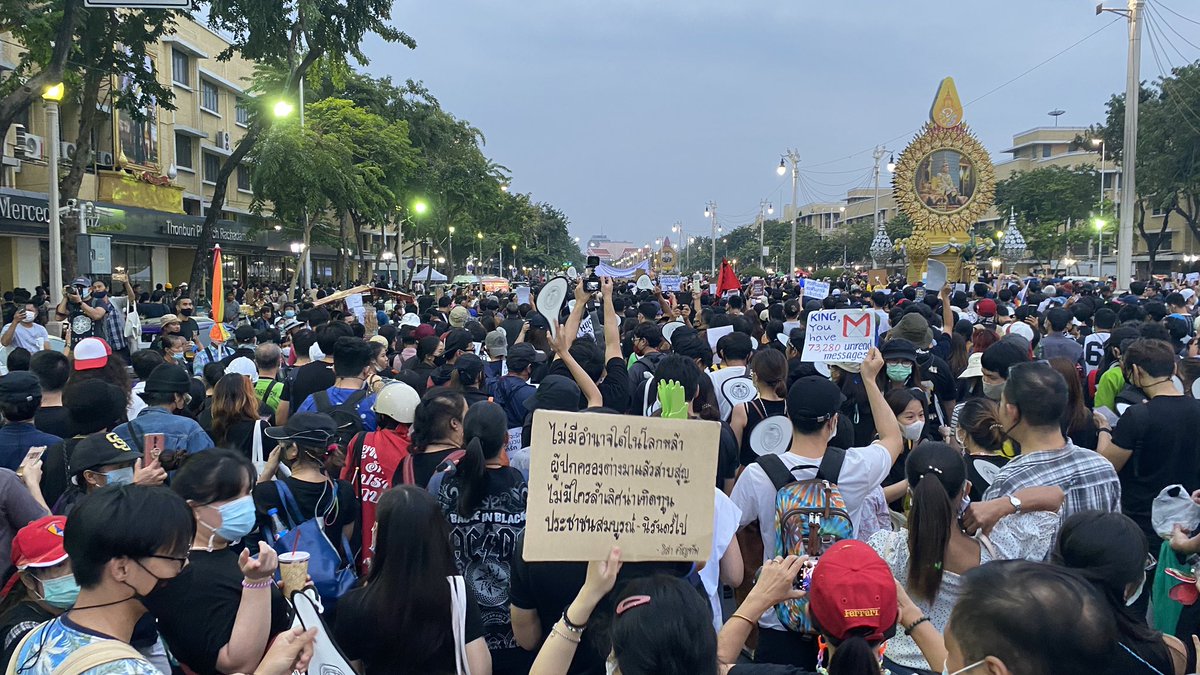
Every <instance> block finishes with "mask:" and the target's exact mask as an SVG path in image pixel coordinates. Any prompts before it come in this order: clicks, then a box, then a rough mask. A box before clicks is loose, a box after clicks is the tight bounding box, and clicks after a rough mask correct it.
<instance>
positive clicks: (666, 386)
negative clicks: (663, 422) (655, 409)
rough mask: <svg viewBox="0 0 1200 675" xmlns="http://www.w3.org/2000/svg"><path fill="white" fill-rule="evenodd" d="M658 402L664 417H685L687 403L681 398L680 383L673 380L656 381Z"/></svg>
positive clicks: (671, 418)
mask: <svg viewBox="0 0 1200 675" xmlns="http://www.w3.org/2000/svg"><path fill="white" fill-rule="evenodd" d="M658 403H659V405H661V406H662V416H663V418H664V419H669V420H685V419H687V403H685V402H684V400H683V385H682V384H679V383H678V382H675V381H673V380H662V381H660V382H659V383H658Z"/></svg>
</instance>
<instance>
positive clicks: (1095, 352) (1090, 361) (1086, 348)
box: [1083, 333, 1109, 375]
mask: <svg viewBox="0 0 1200 675" xmlns="http://www.w3.org/2000/svg"><path fill="white" fill-rule="evenodd" d="M1108 336H1109V334H1108V333H1092V334H1091V335H1088V336H1087V337H1085V338H1083V365H1084V368H1086V369H1087V372H1086V373H1084V374H1085V375H1091V374H1092V373H1093V372H1094V371H1096V369H1098V368H1099V367H1100V363H1101V362H1102V361H1104V346H1105V345H1107V344H1108Z"/></svg>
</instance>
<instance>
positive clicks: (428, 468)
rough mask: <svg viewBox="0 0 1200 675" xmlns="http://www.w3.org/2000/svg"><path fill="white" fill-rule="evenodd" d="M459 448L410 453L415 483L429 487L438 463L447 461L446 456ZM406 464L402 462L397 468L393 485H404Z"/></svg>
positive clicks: (393, 477)
mask: <svg viewBox="0 0 1200 675" xmlns="http://www.w3.org/2000/svg"><path fill="white" fill-rule="evenodd" d="M458 450H459V448H447V449H445V450H438V451H437V452H421V453H415V454H411V455H409V457H411V458H412V460H411V461H412V467H413V483H412V484H413V485H420V486H421V487H427V486H428V485H429V479H430V478H433V472H434V470H435V469H437V468H438V465H439V464H441V463H442V462H444V461H446V458H447V457H449V456H450V454H451V453H453V452H456V451H458ZM404 465H405V462H401V463H400V466H399V467H398V468H397V469H396V474H395V475H394V476H392V485H404V484H405V483H404Z"/></svg>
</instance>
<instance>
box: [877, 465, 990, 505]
mask: <svg viewBox="0 0 1200 675" xmlns="http://www.w3.org/2000/svg"><path fill="white" fill-rule="evenodd" d="M1008 462H1009V460H1008V458H1007V457H1002V456H1000V455H967V480H969V481H971V501H973V502H981V501H983V493H985V492H987V489H988V488H989V487H990V486H991V484H992V481H993V480H995V479H996V474H998V473H1000V469H1003V468H1004V465H1005V464H1008ZM897 464H899V462H897Z"/></svg>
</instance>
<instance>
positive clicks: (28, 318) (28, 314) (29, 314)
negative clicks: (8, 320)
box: [24, 309, 37, 323]
mask: <svg viewBox="0 0 1200 675" xmlns="http://www.w3.org/2000/svg"><path fill="white" fill-rule="evenodd" d="M36 318H37V312H34V311H31V310H28V309H27V310H25V317H24V319H25V321H24V323H33V321H34V319H36Z"/></svg>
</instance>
